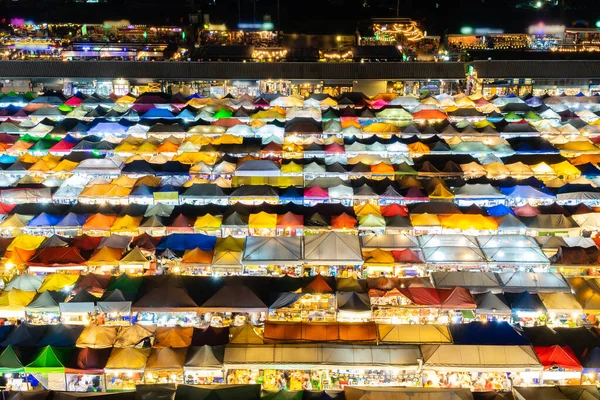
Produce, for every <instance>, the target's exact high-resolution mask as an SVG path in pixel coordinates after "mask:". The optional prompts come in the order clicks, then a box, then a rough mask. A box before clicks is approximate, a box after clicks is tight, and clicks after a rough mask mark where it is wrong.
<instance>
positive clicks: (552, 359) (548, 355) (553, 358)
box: [533, 346, 583, 371]
mask: <svg viewBox="0 0 600 400" xmlns="http://www.w3.org/2000/svg"><path fill="white" fill-rule="evenodd" d="M533 349H534V350H535V353H536V354H537V356H538V358H539V359H540V362H541V363H542V365H543V366H544V369H551V368H553V367H559V368H564V369H569V370H574V371H581V370H582V369H583V367H582V366H581V364H580V363H579V361H577V357H576V356H575V353H573V350H571V348H570V347H569V346H563V347H561V346H549V347H542V346H535V347H534V348H533Z"/></svg>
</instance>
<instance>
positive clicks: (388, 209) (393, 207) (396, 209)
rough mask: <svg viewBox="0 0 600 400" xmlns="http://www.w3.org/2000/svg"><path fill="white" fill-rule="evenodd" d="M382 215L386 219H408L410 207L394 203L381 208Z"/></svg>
mask: <svg viewBox="0 0 600 400" xmlns="http://www.w3.org/2000/svg"><path fill="white" fill-rule="evenodd" d="M380 209H381V215H383V216H384V217H393V216H394V215H401V216H403V217H408V207H406V206H401V205H400V204H397V203H393V204H390V205H388V206H381V207H380Z"/></svg>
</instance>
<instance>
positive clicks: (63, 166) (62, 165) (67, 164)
mask: <svg viewBox="0 0 600 400" xmlns="http://www.w3.org/2000/svg"><path fill="white" fill-rule="evenodd" d="M78 165H79V163H77V162H75V161H69V160H62V161H61V162H59V163H58V164H56V166H55V167H54V168H53V169H52V171H54V172H68V171H73V170H74V169H75V167H77V166H78Z"/></svg>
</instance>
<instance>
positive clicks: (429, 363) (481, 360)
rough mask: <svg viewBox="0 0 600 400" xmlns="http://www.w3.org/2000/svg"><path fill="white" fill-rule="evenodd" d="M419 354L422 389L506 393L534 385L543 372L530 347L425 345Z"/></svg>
mask: <svg viewBox="0 0 600 400" xmlns="http://www.w3.org/2000/svg"><path fill="white" fill-rule="evenodd" d="M421 352H422V354H423V372H422V376H423V385H424V386H426V387H452V388H456V387H460V388H468V389H471V390H472V391H489V390H499V391H509V390H511V387H512V385H515V386H521V385H524V384H525V385H531V384H533V383H534V382H537V379H539V375H540V373H541V371H542V369H543V367H542V366H541V365H540V362H539V361H538V359H537V357H536V354H535V352H534V351H533V348H531V346H477V345H453V344H428V345H422V346H421ZM509 378H510V379H509ZM511 379H512V385H511Z"/></svg>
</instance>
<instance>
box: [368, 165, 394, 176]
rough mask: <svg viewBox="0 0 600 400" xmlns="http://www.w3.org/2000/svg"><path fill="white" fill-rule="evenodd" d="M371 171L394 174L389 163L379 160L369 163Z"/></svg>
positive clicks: (380, 173) (373, 172)
mask: <svg viewBox="0 0 600 400" xmlns="http://www.w3.org/2000/svg"><path fill="white" fill-rule="evenodd" d="M371 173H372V174H379V175H383V174H386V175H394V173H395V171H394V167H393V166H392V165H390V164H386V163H383V162H380V163H379V164H374V165H371Z"/></svg>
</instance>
